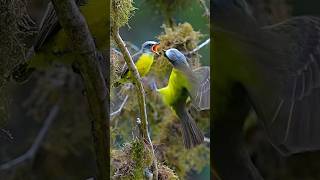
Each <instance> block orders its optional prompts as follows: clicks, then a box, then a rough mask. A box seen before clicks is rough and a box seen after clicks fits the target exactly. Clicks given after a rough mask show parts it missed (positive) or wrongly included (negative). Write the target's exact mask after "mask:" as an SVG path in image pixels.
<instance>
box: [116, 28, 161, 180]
mask: <svg viewBox="0 0 320 180" xmlns="http://www.w3.org/2000/svg"><path fill="white" fill-rule="evenodd" d="M111 34H112V37H113V39H114V40H115V42H116V44H117V45H118V48H119V49H120V51H121V53H122V54H123V56H124V60H125V61H126V64H127V66H128V68H129V70H130V71H131V75H132V79H133V82H134V84H135V86H136V92H137V95H138V103H139V109H140V116H141V133H142V138H145V139H146V140H147V142H148V143H149V145H150V147H151V150H152V153H153V160H154V161H153V165H154V174H155V177H154V178H155V179H157V178H158V168H157V160H156V157H155V153H154V148H153V144H152V141H151V139H150V137H149V132H148V119H147V110H146V98H145V91H144V88H143V84H142V82H141V77H140V74H139V72H138V70H137V68H136V66H135V64H134V62H133V60H132V57H131V55H130V53H129V51H128V49H127V48H126V46H125V43H124V41H123V40H122V38H121V36H120V34H119V28H118V27H117V26H115V25H113V26H112V28H111Z"/></svg>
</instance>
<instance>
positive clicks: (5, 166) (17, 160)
mask: <svg viewBox="0 0 320 180" xmlns="http://www.w3.org/2000/svg"><path fill="white" fill-rule="evenodd" d="M58 112H59V106H58V105H55V106H53V108H52V109H51V110H50V112H49V114H48V116H47V118H46V119H45V121H44V123H43V126H42V127H41V129H40V131H39V133H38V135H37V137H36V139H35V140H34V142H33V144H32V146H31V147H30V149H29V150H28V151H27V152H25V153H24V154H23V155H21V156H19V157H17V158H15V159H13V160H10V161H8V162H6V163H4V164H2V165H0V170H7V169H10V168H12V167H14V166H16V165H18V164H20V163H22V162H24V161H26V160H30V159H32V158H33V157H34V155H35V154H36V152H37V151H38V149H39V147H40V145H41V143H42V142H43V140H44V138H45V136H46V134H47V132H48V129H49V127H50V125H51V124H52V122H53V120H54V119H55V118H56V117H57V115H58Z"/></svg>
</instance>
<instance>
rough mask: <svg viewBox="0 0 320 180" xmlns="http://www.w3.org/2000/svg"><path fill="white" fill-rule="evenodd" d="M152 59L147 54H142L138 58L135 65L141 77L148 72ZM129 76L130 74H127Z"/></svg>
mask: <svg viewBox="0 0 320 180" xmlns="http://www.w3.org/2000/svg"><path fill="white" fill-rule="evenodd" d="M153 59H154V58H153V55H152V54H148V53H143V54H142V55H141V56H140V57H139V59H138V61H137V62H136V64H135V65H136V67H137V70H138V72H139V74H140V76H141V77H144V76H145V75H146V74H147V73H148V72H149V71H150V68H151V65H152V64H153ZM129 76H131V72H129Z"/></svg>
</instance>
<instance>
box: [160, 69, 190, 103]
mask: <svg viewBox="0 0 320 180" xmlns="http://www.w3.org/2000/svg"><path fill="white" fill-rule="evenodd" d="M188 86H189V83H188V80H187V78H186V76H185V75H184V74H183V73H181V72H180V71H179V70H177V69H174V68H173V70H172V72H171V74H170V77H169V82H168V85H167V86H166V87H164V88H161V89H159V90H158V92H159V93H160V95H161V97H162V100H163V101H164V103H165V104H167V105H169V106H172V105H173V104H175V103H176V102H177V101H179V100H186V99H187V96H186V95H185V93H186V91H187V89H188V88H189V87H188Z"/></svg>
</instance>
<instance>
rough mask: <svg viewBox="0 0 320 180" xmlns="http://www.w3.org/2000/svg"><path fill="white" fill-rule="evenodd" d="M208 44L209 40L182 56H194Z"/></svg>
mask: <svg viewBox="0 0 320 180" xmlns="http://www.w3.org/2000/svg"><path fill="white" fill-rule="evenodd" d="M209 43H210V38H209V39H207V40H205V41H204V42H203V43H201V44H200V45H199V46H197V47H196V48H194V49H193V50H192V51H190V52H187V53H185V54H184V55H186V56H188V55H191V54H194V53H196V52H197V51H199V50H200V49H201V48H203V47H204V46H206V45H208V44H209Z"/></svg>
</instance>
